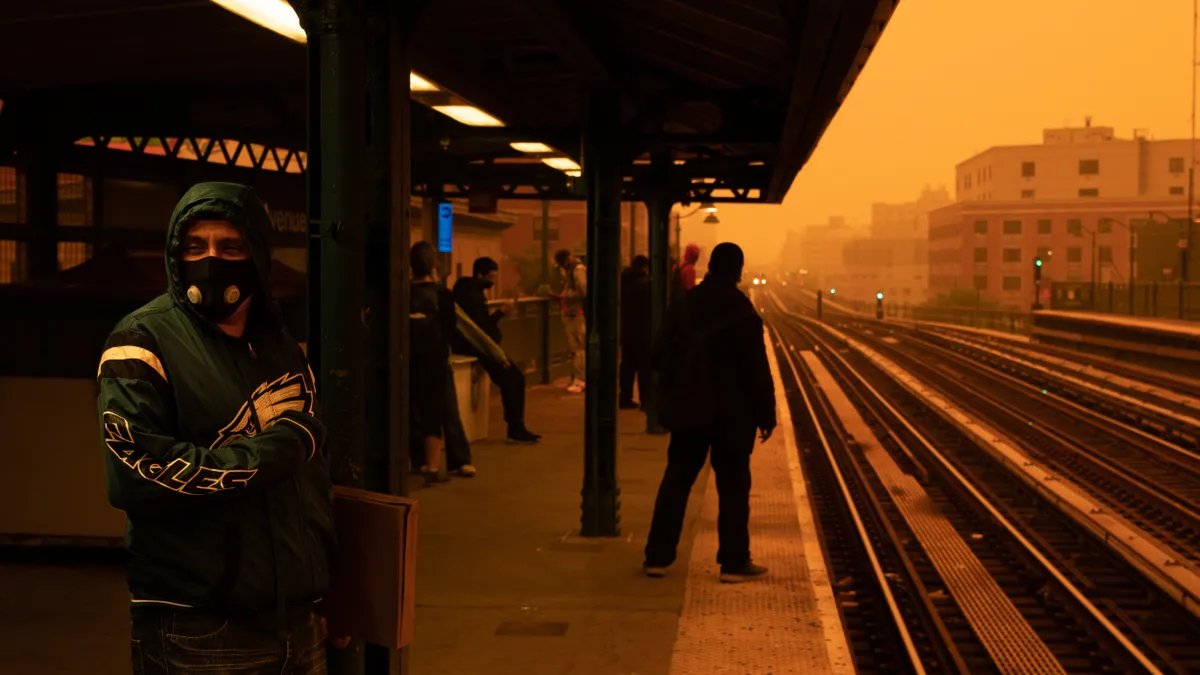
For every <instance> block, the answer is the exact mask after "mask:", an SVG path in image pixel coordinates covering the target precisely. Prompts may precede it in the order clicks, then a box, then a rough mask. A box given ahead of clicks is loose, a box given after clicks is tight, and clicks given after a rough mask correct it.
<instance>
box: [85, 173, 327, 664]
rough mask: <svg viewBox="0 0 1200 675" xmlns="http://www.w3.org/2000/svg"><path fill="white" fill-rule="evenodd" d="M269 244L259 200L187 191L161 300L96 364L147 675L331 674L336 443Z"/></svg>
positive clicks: (113, 494)
mask: <svg viewBox="0 0 1200 675" xmlns="http://www.w3.org/2000/svg"><path fill="white" fill-rule="evenodd" d="M270 231H271V220H270V217H269V216H268V215H267V210H266V208H265V207H264V205H263V203H262V201H260V200H259V198H258V197H257V196H256V195H255V193H254V192H253V191H252V190H251V189H250V188H248V187H246V186H244V185H235V184H232V183H200V184H198V185H196V186H194V187H192V188H191V189H190V190H188V191H187V193H186V194H185V195H184V196H183V198H182V199H181V200H180V201H179V204H178V205H177V206H176V207H175V212H174V214H173V215H172V216H171V221H170V224H169V226H168V231H167V246H166V268H167V292H166V293H165V294H164V295H162V296H159V297H158V298H157V299H155V300H153V301H151V302H150V303H149V304H147V305H146V306H144V307H142V308H141V309H138V310H137V311H135V312H133V313H132V314H130V315H129V316H127V317H125V318H124V319H122V320H121V321H120V322H119V323H118V324H117V325H116V327H115V328H114V329H113V332H112V334H110V335H109V336H108V340H107V342H106V343H105V345H104V352H103V354H102V355H101V357H100V365H99V369H98V372H97V381H98V382H97V384H98V392H99V393H98V396H97V407H98V413H99V422H100V424H99V430H100V434H101V438H100V440H101V444H102V447H103V448H104V456H105V479H106V485H107V491H108V499H109V502H110V503H111V504H112V505H113V506H114V507H116V508H118V509H120V510H122V511H124V512H125V514H126V516H127V518H128V530H127V535H126V545H127V547H128V550H129V552H130V561H129V565H128V579H129V591H130V595H131V596H132V608H131V614H132V654H133V672H135V673H139V674H140V673H148V674H165V673H168V672H171V673H197V672H200V671H205V672H223V673H232V672H250V671H251V670H253V671H254V672H267V671H271V672H283V671H284V668H285V666H286V668H287V672H290V673H296V675H323V674H324V673H325V671H326V668H325V642H326V636H325V630H324V622H323V620H322V619H321V616H320V614H319V613H318V608H319V607H320V604H319V601H320V600H321V597H322V596H323V595H324V594H325V592H326V590H327V588H328V586H329V581H330V570H331V569H332V566H333V562H334V559H335V549H336V536H335V533H334V522H333V511H332V483H331V481H330V477H329V457H328V453H327V448H326V444H325V440H326V431H325V426H324V424H322V422H321V421H320V417H321V413H320V406H319V403H318V401H317V393H316V383H315V382H314V380H313V374H312V370H311V369H310V368H309V366H308V361H307V360H306V358H305V356H304V352H303V351H302V350H301V348H300V346H299V344H297V342H296V340H295V339H293V337H292V336H291V335H290V334H289V333H288V331H287V329H286V328H285V327H284V325H283V322H282V319H281V318H280V313H279V309H278V307H277V306H276V305H275V303H274V301H273V299H272V298H271V296H270V292H269V289H268V283H267V277H268V272H269V270H270V267H271V253H270V250H269V248H268V245H267V238H268V235H269V233H270Z"/></svg>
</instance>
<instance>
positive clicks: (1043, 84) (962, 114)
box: [719, 0, 1194, 260]
mask: <svg viewBox="0 0 1200 675" xmlns="http://www.w3.org/2000/svg"><path fill="white" fill-rule="evenodd" d="M935 36H936V37H935ZM1138 36H1154V37H1153V40H1152V43H1153V45H1154V47H1153V48H1152V49H1147V48H1146V40H1144V39H1142V38H1141V37H1138ZM1191 51H1192V3H1191V2H1185V1H1183V0H1180V1H1177V2H1161V3H1127V2H1123V1H1122V0H1059V1H1057V2H1053V3H1046V2H1034V0H1011V1H1010V2H1005V3H965V2H961V1H960V0H922V1H921V2H911V1H910V2H902V3H900V5H899V8H898V9H897V11H896V14H895V16H894V17H893V19H892V22H891V23H890V24H889V26H888V29H887V30H886V31H884V34H883V38H882V39H881V40H880V42H879V45H878V46H877V47H876V52H875V54H874V55H873V56H872V59H871V61H870V62H869V63H868V64H867V67H866V69H865V70H864V71H863V73H862V75H861V76H860V77H859V80H858V83H857V84H856V85H855V87H854V88H853V89H852V90H851V93H850V95H849V96H848V97H847V99H846V101H845V103H844V104H843V105H842V108H841V110H840V111H839V112H838V114H837V116H836V117H835V118H834V119H833V121H832V122H831V123H830V125H829V128H828V129H827V130H826V132H825V134H824V136H823V137H822V139H821V143H820V145H818V147H817V149H816V150H815V151H814V153H813V156H812V157H811V158H810V160H809V162H808V164H807V165H806V166H805V168H804V169H803V170H802V171H801V173H800V175H799V177H797V179H796V181H795V183H794V184H793V186H792V188H791V190H790V192H789V193H788V196H787V198H786V199H785V200H784V204H783V205H781V206H743V205H722V206H721V212H720V217H721V223H722V224H721V225H720V226H719V227H720V235H719V236H720V238H722V239H727V240H733V241H737V242H739V243H740V244H741V245H742V246H743V247H744V248H745V249H746V251H747V257H748V258H750V259H752V260H759V259H766V258H769V257H771V256H772V255H773V254H774V255H777V254H778V251H779V250H780V248H781V247H782V246H783V242H784V239H785V236H786V233H787V231H788V230H790V229H799V228H803V227H805V226H807V225H811V224H819V223H824V222H827V221H828V218H829V217H830V216H837V215H840V216H844V217H845V218H846V219H847V222H850V223H868V222H869V221H870V215H871V204H872V203H874V202H888V203H903V202H908V201H912V200H914V199H915V198H916V197H917V196H918V195H919V194H920V192H921V189H922V188H923V187H924V186H925V185H930V186H931V187H934V188H936V187H938V186H939V185H945V186H947V187H948V188H952V186H953V185H954V181H955V174H954V170H955V165H956V164H958V163H959V162H962V161H964V160H966V159H967V158H969V157H971V156H972V155H975V154H977V153H979V152H982V151H984V150H986V149H988V148H990V147H993V146H998V145H1020V144H1036V143H1039V142H1040V140H1041V136H1042V130H1043V129H1046V128H1053V127H1062V126H1083V124H1084V118H1085V117H1087V116H1090V117H1091V118H1092V124H1093V125H1098V126H1111V127H1113V128H1114V129H1115V131H1116V133H1117V135H1118V136H1121V137H1126V138H1128V137H1130V136H1132V135H1133V131H1134V130H1135V129H1144V130H1146V131H1147V132H1148V133H1149V135H1150V137H1152V138H1155V139H1170V138H1187V137H1189V136H1190V135H1191V97H1192V88H1191V79H1190V78H1191V77H1192V76H1193V75H1194V69H1192V68H1191V67H1190V62H1191V59H1190V55H1191Z"/></svg>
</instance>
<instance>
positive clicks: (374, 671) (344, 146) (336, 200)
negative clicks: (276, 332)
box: [295, 0, 409, 675]
mask: <svg viewBox="0 0 1200 675" xmlns="http://www.w3.org/2000/svg"><path fill="white" fill-rule="evenodd" d="M295 4H296V5H297V9H298V10H299V13H300V16H301V18H302V21H303V22H304V25H305V27H306V31H307V33H308V67H309V72H308V79H309V111H308V126H309V142H308V147H309V155H308V158H309V159H308V162H309V164H308V171H307V181H308V199H309V204H308V209H309V228H308V230H309V258H308V284H309V293H308V296H309V314H308V321H309V336H308V341H309V350H308V353H309V358H310V360H311V362H312V366H313V372H314V373H315V374H316V377H317V387H318V391H319V393H320V396H321V400H322V405H323V408H324V416H325V422H326V425H327V426H328V428H329V437H330V443H329V454H330V471H331V474H332V477H333V480H334V482H335V483H337V484H340V485H351V486H356V487H363V488H367V489H371V490H375V491H380V492H391V493H400V492H402V491H403V490H404V488H405V487H406V485H407V463H406V462H407V457H406V454H407V453H406V452H405V449H406V445H407V429H408V425H407V415H406V410H407V400H406V398H407V397H406V395H405V394H406V388H405V383H406V375H407V360H406V353H407V333H408V330H407V317H408V309H407V306H408V292H407V279H408V273H407V267H408V266H407V259H408V251H407V239H408V228H407V220H408V218H407V212H408V201H407V200H408V191H409V186H408V184H409V171H408V166H409V158H408V153H407V146H408V109H409V102H408V64H407V58H406V54H407V50H406V47H405V42H406V40H405V35H406V31H405V30H404V29H403V28H404V25H403V23H404V22H403V18H402V15H401V14H400V13H399V7H398V6H393V5H394V4H395V3H388V2H384V1H383V0H303V1H302V0H295ZM368 26H369V27H370V30H368ZM368 243H371V244H372V245H371V246H370V247H368ZM368 250H370V252H371V253H372V255H370V256H368ZM364 261H365V263H366V264H364ZM368 282H369V283H368ZM367 448H371V450H370V451H368V450H367ZM402 666H403V655H402V654H401V653H399V652H395V651H391V650H387V649H383V648H380V647H376V646H372V645H363V644H361V643H358V642H355V643H353V644H352V645H351V646H350V647H348V648H347V649H345V650H337V649H333V648H331V649H330V650H329V671H330V673H333V674H334V675H360V674H366V673H369V674H370V675H383V674H384V673H398V672H400V671H401V670H402Z"/></svg>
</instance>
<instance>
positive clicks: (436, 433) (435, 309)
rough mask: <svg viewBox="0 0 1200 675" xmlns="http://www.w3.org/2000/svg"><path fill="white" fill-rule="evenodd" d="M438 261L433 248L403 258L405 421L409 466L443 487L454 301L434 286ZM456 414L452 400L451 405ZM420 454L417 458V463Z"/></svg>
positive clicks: (423, 244) (422, 246) (424, 245)
mask: <svg viewBox="0 0 1200 675" xmlns="http://www.w3.org/2000/svg"><path fill="white" fill-rule="evenodd" d="M437 258H438V255H437V251H436V250H434V248H433V245H432V244H430V243H429V242H427V241H420V242H417V243H416V244H414V245H413V247H412V250H411V251H410V254H409V265H410V267H411V269H412V291H411V295H410V296H409V297H410V300H409V315H408V318H409V336H410V342H409V344H410V352H409V353H410V358H409V364H410V368H411V370H410V371H409V389H408V391H409V415H410V421H411V425H412V434H413V441H414V442H413V445H412V447H413V450H414V452H413V453H412V454H413V458H414V460H415V461H414V462H413V464H414V466H420V467H421V468H420V470H419V471H420V473H421V474H423V475H424V476H425V484H426V485H435V484H437V483H441V482H444V481H445V479H444V478H443V477H442V475H441V463H442V451H443V450H444V447H445V441H444V438H445V435H444V430H445V427H446V417H447V415H446V407H447V406H448V405H449V404H450V402H451V400H450V399H449V397H448V396H447V394H446V386H447V385H446V379H447V370H448V368H449V365H448V364H449V361H450V339H451V337H452V336H453V335H454V331H455V328H456V326H457V323H458V317H457V315H456V314H455V311H454V295H453V294H452V293H451V292H450V290H449V289H447V288H446V287H445V286H443V285H441V284H440V283H438V279H439V276H438V267H437V264H438V260H437ZM454 404H455V406H456V408H457V405H458V403H457V400H455V401H454ZM422 451H423V455H424V456H423V457H422Z"/></svg>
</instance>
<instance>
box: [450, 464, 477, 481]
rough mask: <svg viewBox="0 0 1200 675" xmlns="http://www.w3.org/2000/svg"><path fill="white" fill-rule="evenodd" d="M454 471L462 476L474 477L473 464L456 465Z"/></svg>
mask: <svg viewBox="0 0 1200 675" xmlns="http://www.w3.org/2000/svg"><path fill="white" fill-rule="evenodd" d="M454 471H455V473H457V474H458V475H460V476H462V477H463V478H474V477H475V465H474V464H463V465H462V466H460V467H458V468H457V469H455V470H454Z"/></svg>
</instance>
